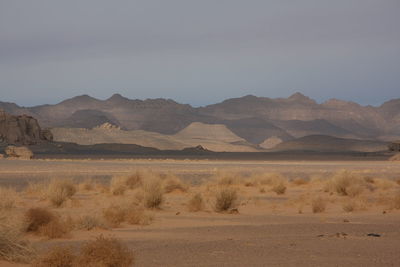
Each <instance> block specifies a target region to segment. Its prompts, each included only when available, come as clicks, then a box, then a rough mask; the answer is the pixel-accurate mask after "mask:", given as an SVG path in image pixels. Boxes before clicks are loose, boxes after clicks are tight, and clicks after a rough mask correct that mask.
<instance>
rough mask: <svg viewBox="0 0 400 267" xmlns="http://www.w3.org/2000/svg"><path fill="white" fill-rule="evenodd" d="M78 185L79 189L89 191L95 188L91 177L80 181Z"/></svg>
mask: <svg viewBox="0 0 400 267" xmlns="http://www.w3.org/2000/svg"><path fill="white" fill-rule="evenodd" d="M78 187H79V190H81V191H91V190H93V189H94V188H95V185H94V182H93V179H91V178H89V179H86V180H84V181H83V182H82V183H80V184H79V186H78Z"/></svg>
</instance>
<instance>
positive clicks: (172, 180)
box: [164, 175, 188, 193]
mask: <svg viewBox="0 0 400 267" xmlns="http://www.w3.org/2000/svg"><path fill="white" fill-rule="evenodd" d="M187 190H188V186H187V185H185V184H184V183H183V182H182V181H181V179H179V178H178V177H176V176H172V175H169V177H167V178H166V179H165V181H164V191H165V193H171V192H173V191H181V192H186V191H187Z"/></svg>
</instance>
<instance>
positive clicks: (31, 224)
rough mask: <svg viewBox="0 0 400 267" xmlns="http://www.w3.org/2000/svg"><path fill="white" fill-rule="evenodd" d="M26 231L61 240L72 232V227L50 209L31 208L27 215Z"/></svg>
mask: <svg viewBox="0 0 400 267" xmlns="http://www.w3.org/2000/svg"><path fill="white" fill-rule="evenodd" d="M25 231H26V232H32V233H36V234H39V235H43V236H47V237H48V238H60V237H63V236H65V235H66V234H67V233H68V232H69V231H70V226H69V225H68V224H67V223H65V222H63V221H61V220H60V218H58V217H57V216H56V215H55V214H54V213H52V212H51V211H49V210H48V209H45V208H30V209H29V210H27V211H26V213H25Z"/></svg>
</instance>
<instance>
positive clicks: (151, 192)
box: [143, 177, 164, 209]
mask: <svg viewBox="0 0 400 267" xmlns="http://www.w3.org/2000/svg"><path fill="white" fill-rule="evenodd" d="M143 192H144V199H143V200H144V206H145V207H146V208H150V209H157V208H160V206H161V204H162V203H163V201H164V190H163V188H162V181H161V180H160V178H158V177H149V178H148V179H147V180H146V181H145V183H144V184H143Z"/></svg>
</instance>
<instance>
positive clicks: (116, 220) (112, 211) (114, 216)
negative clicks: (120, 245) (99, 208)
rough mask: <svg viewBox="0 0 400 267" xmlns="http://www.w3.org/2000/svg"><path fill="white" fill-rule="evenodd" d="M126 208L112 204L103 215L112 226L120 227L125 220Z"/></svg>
mask: <svg viewBox="0 0 400 267" xmlns="http://www.w3.org/2000/svg"><path fill="white" fill-rule="evenodd" d="M125 216H126V210H125V209H124V208H122V207H121V206H119V205H111V206H109V207H108V208H106V209H105V210H103V217H104V219H105V220H106V222H107V223H108V224H109V225H110V226H111V227H118V226H119V225H120V224H121V223H122V222H124V220H125Z"/></svg>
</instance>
